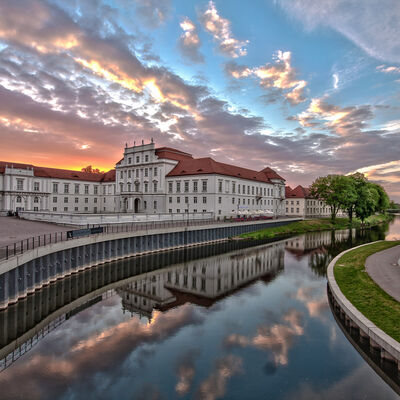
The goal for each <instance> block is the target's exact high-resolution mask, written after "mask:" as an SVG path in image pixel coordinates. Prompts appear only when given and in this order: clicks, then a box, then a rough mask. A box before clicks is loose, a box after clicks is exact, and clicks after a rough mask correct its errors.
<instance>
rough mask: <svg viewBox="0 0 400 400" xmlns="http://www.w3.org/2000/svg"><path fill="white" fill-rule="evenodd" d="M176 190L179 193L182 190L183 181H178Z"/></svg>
mask: <svg viewBox="0 0 400 400" xmlns="http://www.w3.org/2000/svg"><path fill="white" fill-rule="evenodd" d="M176 192H177V193H180V192H181V183H180V182H176Z"/></svg>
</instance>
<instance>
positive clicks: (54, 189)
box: [53, 183, 58, 193]
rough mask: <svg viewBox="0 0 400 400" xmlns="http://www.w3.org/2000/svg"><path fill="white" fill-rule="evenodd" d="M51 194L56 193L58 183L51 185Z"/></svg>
mask: <svg viewBox="0 0 400 400" xmlns="http://www.w3.org/2000/svg"><path fill="white" fill-rule="evenodd" d="M53 193H58V183H53Z"/></svg>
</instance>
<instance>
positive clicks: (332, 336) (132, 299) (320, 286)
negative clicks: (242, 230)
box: [0, 217, 400, 400]
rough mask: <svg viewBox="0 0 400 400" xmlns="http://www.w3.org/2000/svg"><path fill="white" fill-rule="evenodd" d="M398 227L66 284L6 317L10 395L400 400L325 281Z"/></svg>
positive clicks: (214, 253) (117, 266) (4, 389)
mask: <svg viewBox="0 0 400 400" xmlns="http://www.w3.org/2000/svg"><path fill="white" fill-rule="evenodd" d="M399 232H400V218H399V217H397V219H396V220H395V221H394V222H393V223H391V224H390V226H389V228H388V227H387V226H386V227H382V228H380V229H378V230H373V231H368V232H365V233H360V232H355V231H353V232H348V231H341V232H336V233H331V232H322V233H311V234H306V235H302V236H298V237H294V238H289V239H287V240H283V241H279V242H273V243H263V244H258V245H257V246H252V247H249V245H248V244H244V243H242V244H239V245H236V244H224V245H218V246H214V248H210V247H208V248H207V247H204V248H196V249H192V250H186V251H180V252H170V253H159V254H157V255H154V256H147V257H137V258H132V259H130V260H128V261H126V260H125V261H123V262H120V263H111V264H108V265H105V266H101V267H96V268H97V271H98V274H97V275H93V274H94V272H93V271H92V272H90V273H89V272H87V271H86V272H85V273H84V274H81V275H80V276H81V277H80V278H79V277H74V278H71V279H69V280H67V281H65V282H63V283H60V282H58V283H57V285H51V286H49V287H48V288H45V289H44V290H43V291H39V292H37V293H36V294H35V296H30V297H29V298H28V299H26V300H24V301H23V302H20V303H18V304H17V305H15V306H13V307H10V308H9V309H8V310H7V311H3V312H2V313H0V328H1V332H0V346H1V347H2V351H3V353H1V354H0V355H1V356H2V357H4V356H5V355H6V354H7V353H8V354H9V355H8V357H7V358H6V359H4V358H3V360H2V363H3V364H2V368H4V370H3V371H1V372H0V398H2V399H3V398H4V399H175V398H177V399H192V398H194V399H198V398H199V399H222V398H225V399H307V400H309V399H399V398H400V396H398V394H396V391H395V390H396V385H394V389H393V388H392V387H391V386H390V385H389V384H388V383H386V382H385V380H383V379H382V378H381V377H380V376H379V375H378V373H377V372H375V371H374V369H373V368H372V367H371V366H370V365H369V364H368V362H366V361H365V359H364V358H363V356H362V355H360V352H359V351H358V350H356V347H355V346H356V344H354V343H353V344H352V343H351V342H350V341H349V339H348V338H346V336H345V333H343V332H342V329H341V327H340V326H339V325H338V322H336V320H335V318H334V316H333V314H332V312H331V310H330V308H329V304H328V300H327V295H326V276H325V272H326V266H327V263H328V262H329V261H330V260H331V259H332V257H334V256H335V255H336V254H338V253H339V252H341V251H343V250H345V249H346V248H349V247H352V246H355V245H357V244H361V243H364V242H368V241H372V240H377V239H381V238H383V237H384V236H385V234H388V235H389V236H390V237H392V238H393V237H394V236H396V235H397V236H400V234H399ZM235 246H240V247H241V248H236V249H235ZM226 251H227V252H226ZM224 252H225V253H224ZM99 268H100V269H99ZM116 271H117V272H116ZM118 271H119V272H118ZM124 271H125V272H124ZM127 271H128V272H129V273H130V274H131V277H129V278H126V273H127ZM145 271H147V272H145ZM100 273H101V274H102V275H101V276H103V278H101V279H106V280H105V281H104V282H103V281H102V282H100V281H99V280H101V279H100V278H99V276H100V275H99V274H100ZM118 273H121V274H125V275H124V278H125V279H124V280H122V281H121V280H120V279H119V278H118ZM113 274H114V275H113ZM115 274H117V275H115ZM104 276H106V278H104ZM116 280H117V281H119V283H117V284H115V283H114V284H112V283H111V282H113V281H116ZM106 283H109V284H108V286H106V287H105V288H104V289H97V292H95V293H94V294H93V290H94V289H96V288H98V287H101V286H103V287H104V285H105V284H106ZM88 292H91V293H92V294H87V293H88ZM85 293H86V294H85ZM83 295H85V297H84V298H83V299H82V296H83ZM77 298H81V300H79V299H78V300H74V299H77ZM72 300H74V302H73V303H72V305H68V304H69V303H71V301H72ZM47 315H49V317H48V320H46V321H44V322H43V319H44V318H45V317H46V316H47ZM39 321H42V325H43V326H42V328H43V329H41V330H40V331H39V332H36V335H35V332H34V331H33V330H32V328H33V327H34V326H35V325H37V323H38V322H39ZM24 334H25V337H22V335H24ZM17 338H19V339H18V343H16V342H15V341H14V339H17ZM11 348H12V349H14V348H16V350H15V351H14V352H10V351H9V350H10V349H11ZM21 353H25V354H21ZM364 357H365V354H364ZM395 379H396V378H395Z"/></svg>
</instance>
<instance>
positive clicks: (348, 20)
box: [277, 0, 400, 62]
mask: <svg viewBox="0 0 400 400" xmlns="http://www.w3.org/2000/svg"><path fill="white" fill-rule="evenodd" d="M277 3H278V4H279V5H280V6H281V7H282V8H283V9H284V10H285V11H286V12H287V14H289V15H290V16H292V17H293V18H296V19H298V20H300V21H301V22H302V23H303V24H304V26H305V28H306V29H307V30H315V29H316V28H318V27H320V26H321V27H329V28H332V29H334V30H336V31H337V32H339V33H340V34H342V35H343V36H345V37H346V38H348V39H349V40H351V41H352V42H353V43H354V44H355V45H357V46H358V47H360V48H361V49H363V50H364V51H365V52H366V53H367V54H369V55H370V56H372V57H374V58H377V59H380V60H384V61H387V62H400V51H399V50H400V43H399V38H400V3H399V2H398V1H397V0H370V1H368V2H363V3H360V2H359V1H358V0H326V1H323V2H321V1H320V0H277Z"/></svg>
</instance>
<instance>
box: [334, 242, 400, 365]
mask: <svg viewBox="0 0 400 400" xmlns="http://www.w3.org/2000/svg"><path fill="white" fill-rule="evenodd" d="M374 243H377V242H374ZM370 244H371V243H367V244H363V245H361V246H357V247H353V248H351V249H348V250H346V251H343V252H342V253H340V254H339V255H337V256H336V257H335V258H334V259H333V260H332V261H331V262H330V263H329V265H328V270H327V277H328V295H329V296H330V297H331V300H332V304H333V306H334V307H335V309H336V310H337V311H339V312H340V313H344V316H345V319H346V321H347V323H348V324H350V325H351V326H352V327H354V328H357V329H359V333H360V336H361V337H362V338H364V339H368V340H369V343H370V346H371V347H372V348H374V349H376V350H379V351H380V354H381V358H383V359H387V360H390V361H393V362H395V363H396V364H397V367H398V369H399V371H400V343H399V342H397V341H396V340H394V339H393V338H392V337H391V336H389V335H388V334H386V333H385V332H384V331H383V330H381V329H380V328H378V327H377V326H376V325H375V324H374V323H373V322H371V321H370V320H369V319H368V318H366V317H365V316H364V315H363V314H362V313H361V312H360V311H358V310H357V309H356V308H355V307H354V306H353V304H352V303H350V301H349V300H348V299H347V298H346V296H345V295H344V294H343V293H342V291H341V290H340V288H339V285H338V284H337V282H336V279H335V276H334V273H333V269H334V266H335V264H336V263H337V261H338V260H339V259H340V258H341V257H342V256H343V255H344V254H346V253H348V252H349V251H352V250H355V249H358V248H359V247H363V246H368V245H370Z"/></svg>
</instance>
